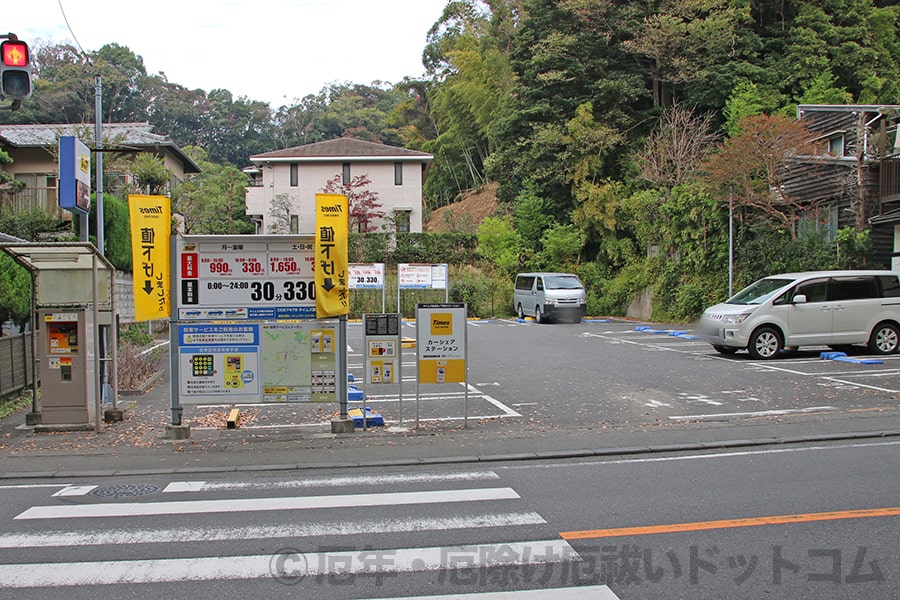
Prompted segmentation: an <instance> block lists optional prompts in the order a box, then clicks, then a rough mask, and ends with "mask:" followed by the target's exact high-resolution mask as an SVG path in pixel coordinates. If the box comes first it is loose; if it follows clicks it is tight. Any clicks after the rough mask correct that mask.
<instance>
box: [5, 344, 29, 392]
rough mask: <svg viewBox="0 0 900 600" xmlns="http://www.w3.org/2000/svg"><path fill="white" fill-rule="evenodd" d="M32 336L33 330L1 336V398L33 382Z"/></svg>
mask: <svg viewBox="0 0 900 600" xmlns="http://www.w3.org/2000/svg"><path fill="white" fill-rule="evenodd" d="M31 336H32V333H31V332H28V333H20V334H17V335H4V336H0V398H6V397H7V396H10V395H12V394H15V393H17V392H19V391H21V390H23V389H25V388H26V387H28V386H30V385H32V384H33V382H34V369H33V368H32V365H33V362H32V356H33V353H32V345H31Z"/></svg>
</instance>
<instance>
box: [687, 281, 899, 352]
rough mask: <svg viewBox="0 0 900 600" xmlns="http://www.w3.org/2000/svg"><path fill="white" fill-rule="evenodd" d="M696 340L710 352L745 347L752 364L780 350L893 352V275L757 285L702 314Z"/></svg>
mask: <svg viewBox="0 0 900 600" xmlns="http://www.w3.org/2000/svg"><path fill="white" fill-rule="evenodd" d="M699 325H700V334H701V336H702V337H703V339H704V340H706V341H707V342H709V343H710V344H712V346H713V348H715V349H716V350H717V351H719V352H721V353H723V354H733V353H735V352H737V351H738V350H742V349H744V348H746V349H747V350H748V351H749V352H750V355H751V356H753V358H756V359H770V358H775V357H776V356H778V354H779V352H781V350H783V349H784V348H786V347H799V346H830V347H831V348H832V349H834V350H840V349H846V348H847V347H849V346H850V345H853V344H867V345H868V346H869V350H870V351H871V352H873V353H875V354H892V353H894V352H897V350H898V347H900V279H898V273H895V272H892V271H811V272H806V273H785V274H782V275H773V276H771V277H766V278H765V279H760V280H759V281H757V282H756V283H754V284H752V285H750V286H749V287H747V288H745V289H743V290H741V291H740V292H738V293H737V294H736V295H735V296H733V297H732V298H730V299H729V300H728V301H726V302H725V303H723V304H716V305H715V306H711V307H710V308H707V309H706V311H704V313H703V316H702V317H701V318H700V324H699Z"/></svg>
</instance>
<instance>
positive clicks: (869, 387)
mask: <svg viewBox="0 0 900 600" xmlns="http://www.w3.org/2000/svg"><path fill="white" fill-rule="evenodd" d="M822 379H824V380H825V381H832V382H834V383H840V384H843V385H852V386H854V387H861V388H866V389H867V390H875V391H876V392H888V393H890V394H900V390H894V389H890V388H883V387H879V386H877V385H868V384H866V383H859V382H858V381H846V380H844V379H838V378H836V377H825V376H823V377H822Z"/></svg>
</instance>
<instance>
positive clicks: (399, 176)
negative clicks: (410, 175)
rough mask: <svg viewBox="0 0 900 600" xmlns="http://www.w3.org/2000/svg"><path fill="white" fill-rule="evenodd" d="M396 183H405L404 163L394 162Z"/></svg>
mask: <svg viewBox="0 0 900 600" xmlns="http://www.w3.org/2000/svg"><path fill="white" fill-rule="evenodd" d="M394 185H403V163H401V162H395V163H394Z"/></svg>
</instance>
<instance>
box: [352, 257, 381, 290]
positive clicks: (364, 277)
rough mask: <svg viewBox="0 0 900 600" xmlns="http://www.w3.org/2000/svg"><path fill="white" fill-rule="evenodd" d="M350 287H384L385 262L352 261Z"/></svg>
mask: <svg viewBox="0 0 900 600" xmlns="http://www.w3.org/2000/svg"><path fill="white" fill-rule="evenodd" d="M349 282H350V289H351V290H360V289H384V263H350V277H349Z"/></svg>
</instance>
